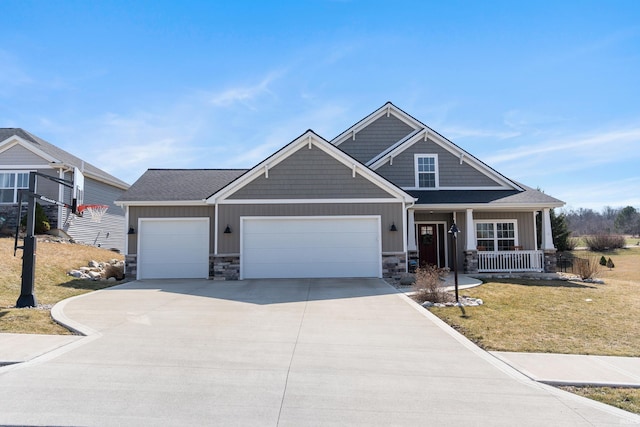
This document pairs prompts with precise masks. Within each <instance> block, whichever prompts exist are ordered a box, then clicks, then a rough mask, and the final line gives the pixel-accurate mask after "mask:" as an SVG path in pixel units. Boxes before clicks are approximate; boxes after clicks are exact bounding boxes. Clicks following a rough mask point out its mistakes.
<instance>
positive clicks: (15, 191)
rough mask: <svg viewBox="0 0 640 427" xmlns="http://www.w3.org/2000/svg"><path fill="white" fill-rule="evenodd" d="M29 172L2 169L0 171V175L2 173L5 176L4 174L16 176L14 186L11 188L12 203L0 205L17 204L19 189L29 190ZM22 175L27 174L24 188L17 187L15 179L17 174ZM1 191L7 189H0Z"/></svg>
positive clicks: (1, 203) (0, 203)
mask: <svg viewBox="0 0 640 427" xmlns="http://www.w3.org/2000/svg"><path fill="white" fill-rule="evenodd" d="M30 172H31V171H25V170H4V169H3V170H0V173H3V174H5V173H7V174H9V173H12V174H16V179H15V184H14V187H13V201H12V202H0V205H10V204H16V203H18V190H20V189H28V188H29V173H30ZM22 173H24V174H27V186H26V187H18V179H17V178H18V176H17V175H18V174H22ZM2 189H3V190H8V189H9V187H6V188H5V187H2Z"/></svg>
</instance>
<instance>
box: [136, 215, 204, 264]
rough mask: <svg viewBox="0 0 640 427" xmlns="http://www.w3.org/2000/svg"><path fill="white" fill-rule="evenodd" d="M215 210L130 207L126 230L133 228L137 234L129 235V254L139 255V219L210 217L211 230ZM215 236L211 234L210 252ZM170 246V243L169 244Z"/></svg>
mask: <svg viewBox="0 0 640 427" xmlns="http://www.w3.org/2000/svg"><path fill="white" fill-rule="evenodd" d="M214 212H215V209H214V207H213V206H130V207H129V224H127V226H126V228H127V229H128V228H129V227H133V228H134V230H135V231H136V234H129V235H127V238H128V242H127V243H128V246H129V254H130V255H136V254H137V253H138V234H137V231H138V219H140V218H188V217H200V218H202V217H209V223H210V224H211V230H212V231H213V224H214V223H215V222H214V221H215V218H214V217H215V215H214ZM214 237H215V236H214V234H213V232H211V233H210V238H209V252H210V253H211V252H213V247H214V240H213V239H214ZM167 244H170V242H167Z"/></svg>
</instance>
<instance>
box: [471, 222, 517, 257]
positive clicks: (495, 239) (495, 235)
mask: <svg viewBox="0 0 640 427" xmlns="http://www.w3.org/2000/svg"><path fill="white" fill-rule="evenodd" d="M498 223H503V224H504V223H512V224H513V234H514V236H513V245H514V246H519V244H520V242H519V241H518V235H519V233H518V220H517V219H477V220H474V221H473V232H474V234H475V236H476V245H477V244H478V227H477V226H476V224H493V245H494V247H495V248H496V249H495V250H496V251H497V250H498V230H497V227H496V224H498ZM480 240H487V239H480Z"/></svg>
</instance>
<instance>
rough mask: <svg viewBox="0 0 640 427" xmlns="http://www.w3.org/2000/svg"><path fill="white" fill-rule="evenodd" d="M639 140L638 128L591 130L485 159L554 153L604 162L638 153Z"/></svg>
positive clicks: (498, 160) (493, 160)
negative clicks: (580, 134) (579, 134)
mask: <svg viewBox="0 0 640 427" xmlns="http://www.w3.org/2000/svg"><path fill="white" fill-rule="evenodd" d="M639 143H640V128H629V129H624V130H623V129H621V130H612V131H604V132H592V133H590V134H584V135H582V136H574V137H566V138H554V139H551V140H548V141H540V142H529V143H527V144H526V145H521V146H518V147H513V148H510V149H508V150H502V151H500V152H498V153H497V154H494V155H489V156H488V157H487V158H486V160H487V161H488V162H489V163H492V164H499V163H508V162H513V161H515V160H520V159H526V158H530V157H532V156H546V157H549V156H555V157H560V158H563V159H572V158H574V159H575V158H576V157H579V158H582V159H585V158H591V160H592V161H595V162H605V161H608V160H610V159H611V158H625V159H626V158H628V157H629V156H633V157H638V156H640V150H638V145H639ZM621 156H622V157H621Z"/></svg>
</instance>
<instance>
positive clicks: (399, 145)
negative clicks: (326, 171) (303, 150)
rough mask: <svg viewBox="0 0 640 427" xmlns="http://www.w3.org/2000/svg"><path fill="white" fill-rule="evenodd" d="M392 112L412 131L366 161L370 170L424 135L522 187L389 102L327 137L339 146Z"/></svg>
mask: <svg viewBox="0 0 640 427" xmlns="http://www.w3.org/2000/svg"><path fill="white" fill-rule="evenodd" d="M385 114H386V115H389V114H393V115H394V116H396V117H397V118H398V119H400V120H402V121H403V122H405V123H407V124H408V125H410V126H412V127H413V128H414V129H415V131H413V132H411V133H410V134H409V135H407V136H406V137H404V138H402V139H401V140H399V141H397V142H396V143H395V144H392V145H391V146H390V147H388V148H387V149H386V150H384V151H383V152H381V153H380V154H378V155H377V156H375V157H374V158H372V159H371V160H369V161H368V162H367V163H366V165H367V166H368V167H370V168H371V169H373V170H376V169H378V168H379V167H380V166H382V165H384V164H385V163H387V162H388V161H389V160H390V159H392V158H393V157H396V156H398V155H399V154H400V153H402V152H403V151H404V150H406V149H407V148H409V147H411V146H412V145H413V144H415V143H416V142H419V141H421V140H422V139H424V140H426V139H427V138H428V139H430V140H431V141H433V142H435V143H436V144H438V145H440V146H441V147H442V148H444V149H445V150H447V151H449V152H450V153H451V154H453V155H455V156H457V157H460V161H461V162H465V163H467V164H469V165H470V166H471V167H473V168H475V169H476V170H478V171H480V172H481V173H484V174H485V175H488V176H489V177H491V178H492V179H494V180H496V181H498V182H500V183H502V185H503V186H504V187H505V188H514V189H517V190H523V188H522V187H520V186H519V185H518V184H517V183H516V182H515V181H513V180H510V179H509V178H507V177H506V176H504V175H502V174H501V173H499V172H498V171H496V170H495V169H493V168H492V167H490V166H489V165H487V164H486V163H484V162H482V161H480V160H479V159H477V158H476V157H474V156H473V155H471V154H469V153H468V152H467V151H465V150H463V149H462V148H460V147H459V146H458V145H456V144H454V143H453V142H452V141H450V140H448V139H447V138H445V137H444V136H442V135H441V134H439V133H438V132H436V131H435V130H433V129H431V128H430V127H429V126H427V125H425V124H424V123H422V122H420V121H419V120H418V119H416V118H415V117H413V116H411V115H410V114H408V113H406V112H405V111H403V110H401V109H400V108H398V107H396V106H395V105H393V104H392V103H391V102H387V103H386V104H384V105H383V106H382V107H380V108H379V109H377V110H376V111H374V112H373V113H371V114H369V115H368V116H367V117H365V118H364V119H362V120H360V121H359V122H358V123H356V124H355V125H353V126H351V127H350V128H349V129H347V130H346V131H344V132H342V133H341V134H340V135H338V136H337V137H335V138H334V139H333V140H331V143H332V144H334V145H337V146H339V145H340V144H341V143H342V142H344V141H346V140H347V139H348V138H349V137H352V136H353V135H354V133H357V132H358V131H360V130H362V129H364V128H366V127H367V126H368V125H370V124H371V123H373V122H374V121H376V120H377V119H379V118H380V117H382V116H383V115H385Z"/></svg>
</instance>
